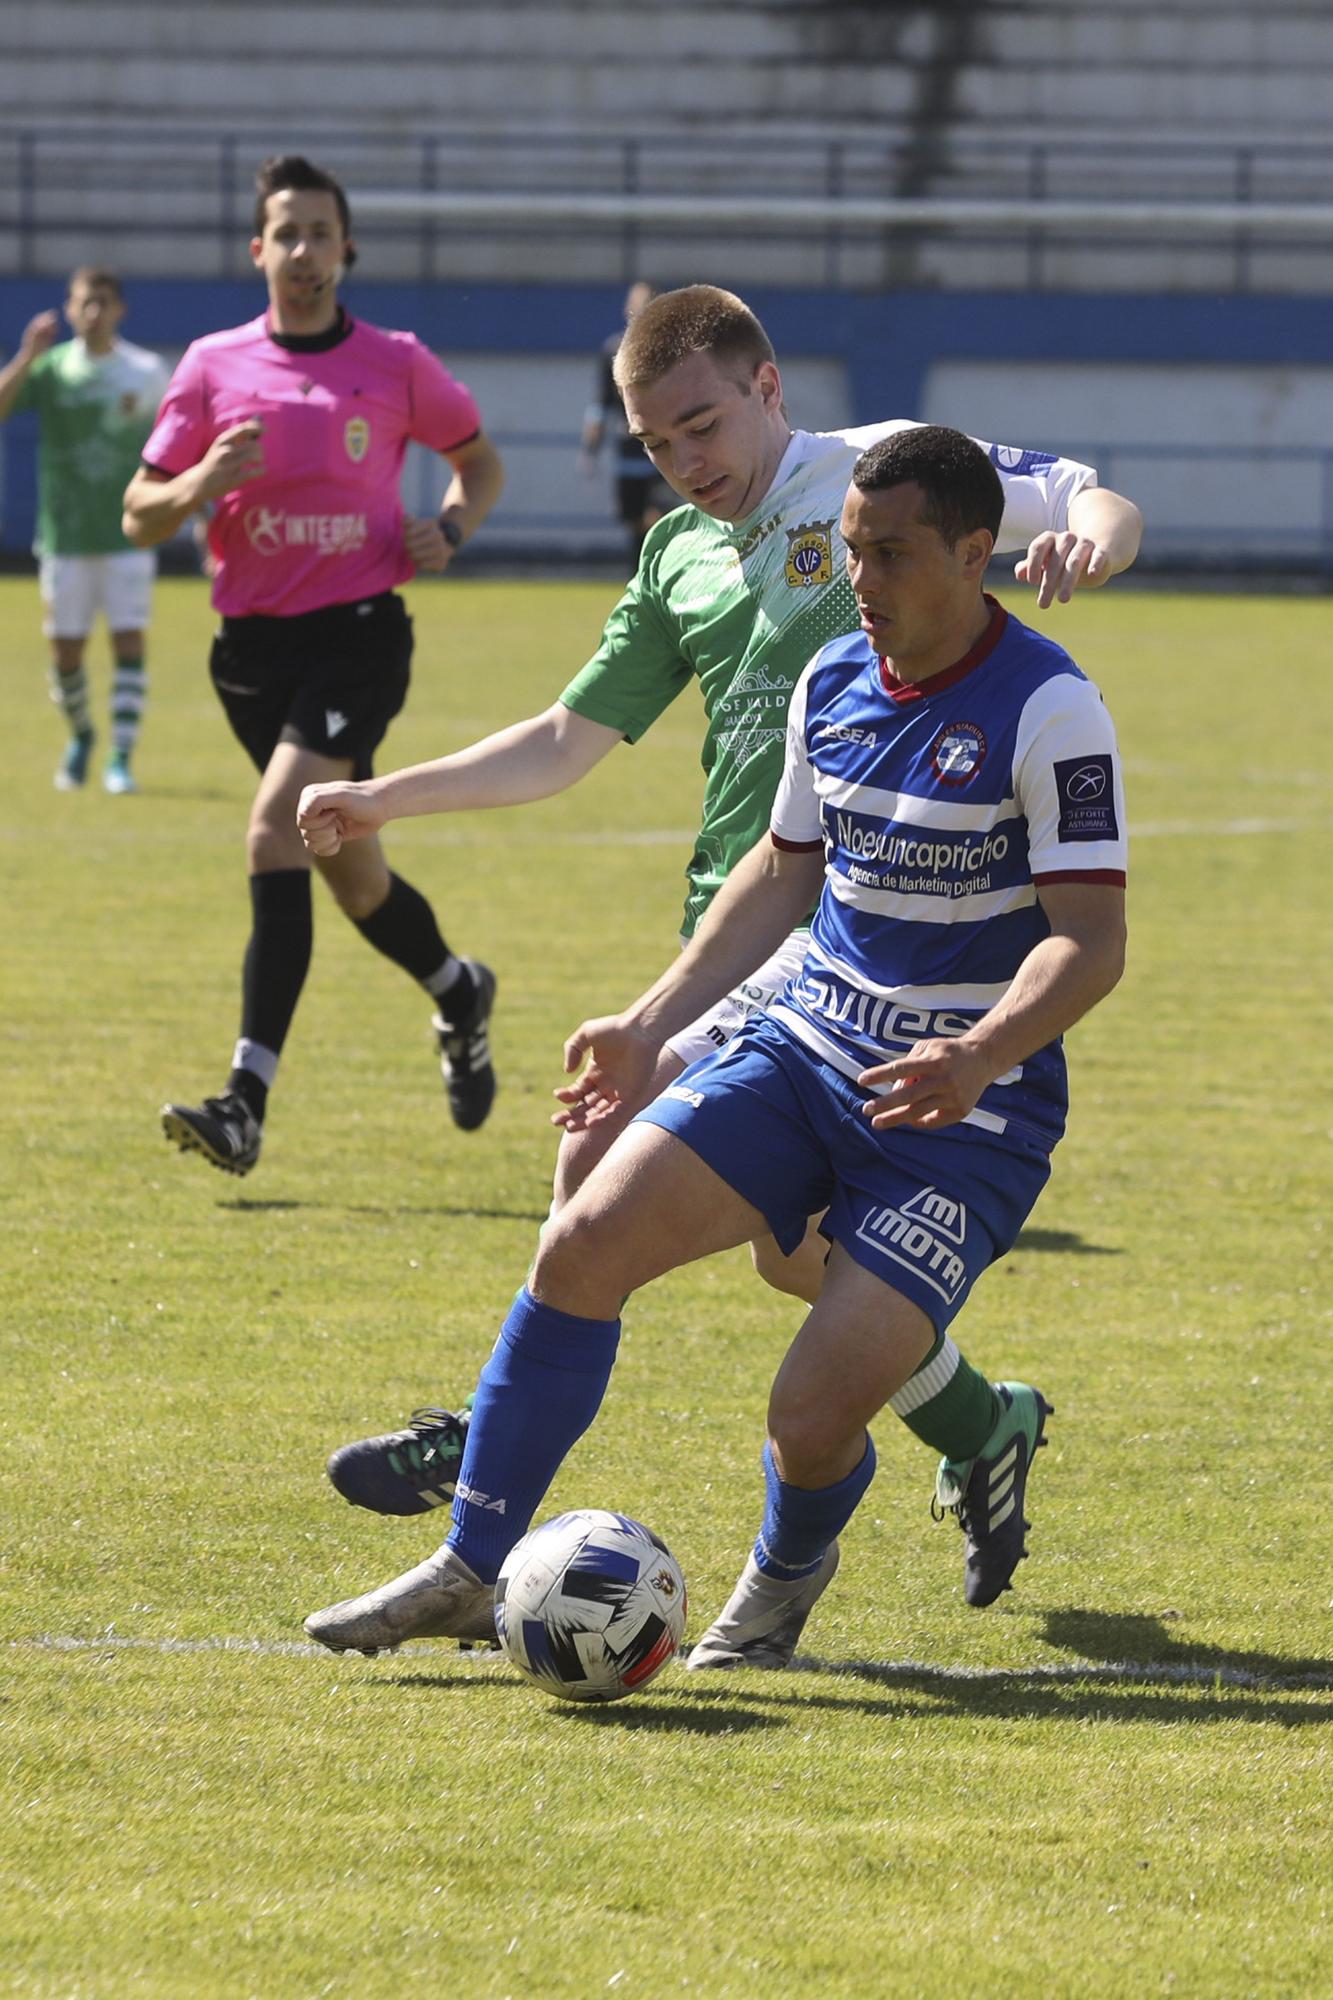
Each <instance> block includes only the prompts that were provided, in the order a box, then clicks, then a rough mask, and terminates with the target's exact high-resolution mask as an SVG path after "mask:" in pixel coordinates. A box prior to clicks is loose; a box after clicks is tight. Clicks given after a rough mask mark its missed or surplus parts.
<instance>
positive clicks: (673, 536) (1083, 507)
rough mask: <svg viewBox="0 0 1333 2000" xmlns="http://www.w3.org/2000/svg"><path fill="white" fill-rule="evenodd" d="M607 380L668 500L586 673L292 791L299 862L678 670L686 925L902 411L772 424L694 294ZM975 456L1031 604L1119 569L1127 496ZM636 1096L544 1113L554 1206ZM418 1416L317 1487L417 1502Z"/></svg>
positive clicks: (587, 751) (598, 750)
mask: <svg viewBox="0 0 1333 2000" xmlns="http://www.w3.org/2000/svg"><path fill="white" fill-rule="evenodd" d="M616 380H617V383H618V384H619V387H620V389H621V392H622V394H623V396H624V400H625V410H626V416H627V420H628V424H629V428H630V431H631V432H632V433H633V434H634V435H635V436H637V437H638V438H639V439H640V440H641V441H642V442H643V444H644V446H645V448H646V449H647V452H648V455H649V457H650V458H651V459H652V461H653V463H654V464H655V465H656V466H657V469H658V471H659V472H660V473H661V474H662V476H663V478H664V479H665V480H666V481H667V483H668V484H669V485H670V486H671V487H672V488H673V490H674V491H675V492H677V493H678V494H679V495H680V496H681V498H682V500H684V501H685V502H686V503H687V504H686V505H684V506H682V507H679V508H677V509H676V510H675V511H674V512H672V513H670V514H668V515H666V516H665V517H664V518H663V519H662V520H661V521H659V522H657V524H656V525H655V526H654V527H653V528H652V529H650V530H649V533H648V536H647V539H646V541H645V544H644V550H643V557H642V560H641V562H640V565H639V569H638V572H637V574H636V575H635V577H634V578H633V579H632V580H631V582H630V584H629V586H628V588H627V589H626V591H625V594H624V596H623V597H622V598H621V600H620V602H619V603H618V604H617V605H616V607H615V609H614V610H613V611H612V613H611V616H610V618H609V619H608V620H607V623H606V626H605V628H604V631H603V634H602V642H601V645H600V646H599V647H598V649H597V651H596V653H594V655H593V657H592V659H591V660H590V661H589V662H588V664H587V666H586V667H585V668H584V669H583V670H582V672H581V673H580V674H578V675H577V676H576V677H575V679H574V680H573V681H572V682H571V683H570V685H569V686H568V687H567V688H566V689H565V691H564V693H563V694H562V695H561V696H560V698H559V700H558V701H556V702H555V703H554V704H553V705H552V706H551V707H550V708H549V709H547V710H545V711H544V712H543V713H542V714H540V715H536V716H532V717H530V718H528V720H526V721H524V722H519V723H516V724H514V725H513V727H511V728H509V729H505V730H501V731H499V732H498V733H497V734H495V735H494V736H489V737H487V738H485V739H484V740H483V741H482V742H480V743H477V744H474V745H472V746H471V747H470V748H468V749H466V750H460V751H458V752H456V753H454V754H453V755H452V756H448V757H443V758H440V759H438V760H436V761H434V762H432V763H428V764H421V765H416V766H414V767H412V768H410V769H408V770H404V771H397V772H393V773H391V774H388V775H386V776H384V777H378V778H373V779H370V780H367V781H366V782H364V783H362V784H350V783H349V784H333V785H314V786H310V787H308V788H307V789H306V791H305V792H304V793H303V794H302V796H301V800H300V805H299V809H298V819H299V824H300V826H301V831H302V833H303V835H304V837H305V840H306V843H307V845H308V846H309V847H310V848H311V850H312V852H314V853H315V854H318V855H328V854H334V853H336V852H337V851H338V849H339V847H340V846H341V844H342V842H343V841H344V840H348V839H353V838H356V837H358V836H361V835H366V834H370V833H373V832H375V831H376V830H377V829H378V828H380V827H381V826H383V825H384V823H385V822H386V821H387V820H389V819H396V818H399V817H403V816H405V815H411V814H418V813H427V812H442V811H454V812H457V811H469V810H475V809H477V808H479V807H492V806H501V805H518V804H522V803H524V802H526V801H528V800H532V799H539V798H545V797H549V796H550V795H551V794H552V793H555V792H559V791H563V790H565V789H567V788H568V787H569V786H570V785H573V784H575V783H577V782H578V780H579V779H580V778H581V777H583V776H584V775H585V773H586V772H588V771H589V770H591V769H592V767H593V765H594V764H596V763H598V762H599V761H600V760H601V759H602V758H603V757H605V756H607V755H608V754H609V752H610V751H611V750H612V749H614V747H615V746H616V744H618V743H620V742H622V741H625V740H628V741H629V742H635V741H637V739H638V738H639V737H640V736H641V735H642V734H643V733H644V731H645V730H646V729H647V728H649V726H650V725H651V724H652V722H653V721H654V720H655V719H656V717H657V716H658V715H660V714H661V713H662V711H663V710H664V709H665V708H666V707H667V706H668V705H669V703H670V702H671V701H672V700H673V699H674V698H675V696H676V695H677V694H679V693H680V692H681V690H682V689H683V688H684V687H685V686H687V685H688V683H689V682H690V681H691V680H692V679H694V678H696V677H697V679H698V680H699V683H700V686H701V689H702V693H703V698H704V706H705V710H706V713H707V718H708V724H707V732H706V735H705V739H704V744H703V750H702V759H701V761H702V764H703V768H704V773H705V785H704V802H703V817H702V824H701V827H700V831H699V835H698V839H697V841H696V843H695V851H694V854H693V856H692V857H691V860H690V863H689V866H688V869H687V875H688V880H689V892H688V895H687V898H686V904H685V913H684V921H683V924H682V933H683V935H684V936H685V937H687V938H688V937H689V936H691V935H692V933H693V931H694V928H695V926H696V925H697V923H698V922H699V919H700V917H701V916H702V915H703V912H704V910H705V909H706V908H707V907H708V904H709V902H710V901H711V899H712V897H713V895H714V894H715V893H716V891H717V889H718V888H719V887H720V886H721V884H722V882H723V881H724V880H725V879H726V877H727V875H728V873H729V871H730V869H731V868H732V867H733V866H734V864H735V863H736V862H737V861H739V860H740V859H741V857H742V856H743V855H745V854H746V853H747V852H748V851H749V850H750V848H752V847H753V845H754V843H755V841H756V840H757V839H758V838H759V837H760V835H761V834H762V833H763V832H764V830H765V828H766V827H767V825H768V818H769V812H770V808H771V806H772V802H773V797H774V793H775V791H776V789H777V783H778V779H779V776H780V775H781V770H782V758H783V746H784V742H785V737H786V725H787V708H788V703H789V701H790V697H791V692H792V689H793V688H794V686H795V685H796V682H797V680H798V679H799V677H800V675H801V673H802V671H803V669H804V667H805V665H806V663H807V661H808V660H809V659H810V658H811V656H812V655H813V654H814V653H815V652H817V651H818V649H819V647H820V646H822V645H823V644H825V643H826V642H827V641H828V640H830V639H832V638H835V637H837V636H839V635H841V634H843V633H846V632H850V631H853V630H855V629H856V626H857V617H858V614H857V610H856V604H855V600H854V597H853V595H852V591H851V587H850V585H849V583H848V580H847V574H846V562H845V550H844V547H843V544H842V540H841V537H840V535H839V533H838V521H839V518H840V515H841V510H842V503H843V498H844V495H845V493H846V490H847V485H848V481H849V479H850V476H851V468H852V466H853V464H854V463H855V461H856V459H857V458H858V457H859V455H860V453H861V452H862V451H863V450H865V449H866V447H867V446H869V445H870V444H872V443H874V442H875V441H876V440H877V439H878V438H881V437H885V436H889V435H891V434H892V433H893V432H895V431H898V430H903V429H908V428H911V423H912V420H910V419H905V418H897V419H890V420H887V421H885V422H883V423H879V424H871V425H867V426H865V427H863V428H860V429H856V430H849V431H841V432H823V433H816V432H809V431H800V430H797V431H793V429H792V427H791V425H790V423H789V422H788V419H787V415H786V410H785V406H784V404H783V394H782V381H781V376H780V374H779V371H778V367H777V363H776V360H775V357H774V353H773V348H772V345H771V343H770V341H769V339H768V336H767V334H766V333H765V331H764V329H763V327H762V326H761V325H760V323H759V321H758V320H757V319H756V318H755V316H754V314H753V313H752V312H750V310H749V309H748V307H746V306H745V304H744V303H743V301H741V300H740V299H738V298H736V297H735V296H734V295H733V294H732V293H730V292H724V291H720V290H718V289H717V288H715V287H713V286H711V285H691V286H687V287H685V288H683V289H682V290H679V291H675V292H664V293H661V294H660V295H659V296H658V297H657V298H656V299H654V300H653V301H652V302H651V304H649V305H647V306H645V307H644V309H643V311H642V312H640V313H638V314H637V315H636V316H635V317H634V319H633V320H632V322H631V323H630V326H629V328H628V329H627V332H626V336H625V339H624V341H623V342H622V343H621V347H620V350H619V353H618V354H617V357H616ZM989 449H990V455H991V457H992V460H993V461H994V463H995V465H996V469H997V471H998V472H999V474H1000V478H1001V482H1002V484H1003V487H1004V494H1005V511H1004V519H1003V522H1002V524H1001V529H1000V536H999V541H998V546H999V548H1001V549H1009V550H1013V549H1021V550H1023V551H1025V553H1024V554H1023V556H1022V559H1021V560H1020V561H1019V563H1018V565H1017V567H1016V571H1015V574H1016V576H1017V578H1018V580H1019V581H1020V582H1023V583H1027V584H1030V585H1031V586H1032V587H1034V588H1035V589H1036V592H1037V603H1038V606H1039V608H1042V609H1045V608H1047V607H1049V606H1050V605H1051V604H1053V603H1055V602H1057V601H1060V602H1067V601H1068V600H1069V598H1070V597H1071V596H1072V595H1073V593H1074V591H1075V590H1076V589H1079V588H1091V587H1095V586H1096V585H1099V584H1103V583H1105V582H1106V581H1107V580H1108V579H1109V578H1110V577H1112V576H1114V575H1116V574H1118V573H1119V572H1120V571H1121V570H1123V569H1126V568H1128V566H1129V564H1130V563H1132V562H1133V560H1134V557H1135V555H1136V554H1137V552H1138V545H1139V536H1140V532H1141V526H1142V523H1141V520H1140V517H1139V513H1138V509H1137V508H1136V507H1135V506H1134V505H1133V504H1132V503H1131V502H1130V501H1128V500H1125V499H1123V498H1122V497H1121V496H1120V495H1118V494H1115V493H1112V492H1109V491H1108V490H1106V489H1105V488H1101V487H1098V486H1097V484H1096V474H1095V473H1094V472H1093V470H1092V468H1091V467H1089V466H1085V465H1079V464H1076V463H1075V462H1073V461H1072V460H1069V459H1061V458H1058V457H1056V456H1054V455H1053V454H1051V453H1048V452H1044V451H1026V450H1021V449H1017V448H1007V447H996V446H992V447H990V448H989ZM804 950H805V939H804V935H803V933H797V934H796V936H795V937H794V938H793V939H790V940H788V942H787V944H786V945H785V946H784V947H783V948H782V949H781V950H779V951H778V952H777V953H775V954H774V956H773V958H772V959H770V960H769V961H768V962H767V963H766V964H765V965H764V966H762V967H758V968H756V970H755V972H754V973H753V974H752V976H751V978H750V979H748V980H747V981H745V982H744V984H743V986H742V987H741V988H739V989H738V990H737V991H736V992H735V993H733V994H732V995H731V996H730V997H729V998H728V999H727V1000H726V1001H724V1002H723V1003H722V1004H721V1005H720V1006H719V1007H718V1008H715V1009H713V1010H711V1011H710V1012H709V1013H708V1014H707V1015H705V1016H703V1017H701V1019H700V1020H699V1021H698V1022H696V1023H694V1024H693V1026H692V1027H691V1028H689V1029H687V1030H685V1031H684V1032H683V1033H681V1034H679V1035H676V1036H673V1037H672V1039H671V1041H670V1042H669V1043H668V1044H667V1045H666V1046H665V1047H664V1048H663V1050H662V1052H661V1056H660V1058H659V1061H658V1065H657V1068H656V1070H655V1072H654V1074H653V1077H652V1079H651V1081H650V1083H649V1085H648V1088H647V1089H646V1091H645V1093H644V1096H643V1099H642V1100H641V1102H642V1103H647V1102H649V1101H650V1100H651V1099H652V1098H653V1097H655V1096H656V1095H657V1094H658V1093H659V1092H660V1091H661V1090H663V1089H665V1088H666V1086H667V1085H668V1084H669V1083H670V1082H671V1081H672V1080H673V1079H674V1078H675V1077H676V1076H678V1075H679V1074H680V1073H681V1071H682V1070H683V1069H685V1068H686V1067H687V1066H688V1065H689V1064H690V1063H691V1062H693V1061H694V1060H695V1059H696V1058H697V1057H698V1056H700V1055H702V1054H704V1053H706V1052H707V1051H708V1050H709V1049H713V1048H718V1047H722V1046H724V1045H725V1044H726V1042H727V1041H728V1040H729V1039H730V1038H731V1036H732V1035H733V1034H734V1033H735V1032H736V1030H737V1029H738V1028H739V1026H740V1025H741V1023H742V1022H743V1021H744V1020H745V1019H746V1018H747V1016H748V1015H749V1014H750V1013H751V1012H753V1011H754V1010H755V1009H756V1008H763V1007H764V1006H765V1005H766V1004H767V1002H768V1000H769V999H771V998H772V997H774V996H775V995H776V993H777V992H779V991H780V990H781V988H782V986H783V985H784V984H785V982H786V979H787V977H788V976H789V974H790V973H792V972H794V971H795V970H796V969H797V967H798V966H799V964H800V962H801V959H802V958H803V956H804ZM640 1108H641V1104H639V1103H636V1104H629V1103H622V1102H620V1101H616V1102H615V1103H607V1104H606V1105H604V1106H598V1105H597V1104H595V1103H593V1104H592V1105H585V1106H582V1107H581V1108H580V1113H579V1115H578V1116H577V1117H576V1118H573V1119H572V1120H571V1121H568V1122H567V1124H566V1130H565V1132H564V1135H563V1137H562V1140H561V1146H560V1154H559V1158H558V1161H557V1165H556V1173H555V1190H554V1193H555V1200H554V1206H555V1207H556V1208H559V1207H561V1206H562V1205H563V1204H564V1202H565V1201H567V1200H568V1198H569V1197H570V1196H571V1195H572V1194H573V1193H574V1191H575V1189H576V1188H577V1187H579V1186H580V1185H581V1184H582V1182H583V1181H584V1180H585V1179H586V1178H587V1176H588V1174H589V1173H590V1172H591V1171H592V1169H593V1167H594V1166H595V1165H596V1164H597V1161H598V1160H600V1159H601V1157H602V1156H603V1154H604V1153H605V1152H606V1151H607V1150H608V1148H609V1147H610V1145H611V1143H612V1141H613V1140H614V1139H615V1137H616V1136H617V1134H618V1133H619V1132H620V1131H621V1130H622V1129H623V1127H624V1125H625V1124H626V1123H627V1122H628V1119H629V1117H630V1116H631V1115H632V1114H633V1113H634V1112H636V1111H638V1110H639V1109H640ZM755 1261H756V1263H757V1265H758V1266H759V1269H760V1270H761V1272H762V1273H763V1275H764V1276H765V1277H766V1278H768V1280H769V1281H770V1282H771V1283H774V1284H776V1285H777V1286H778V1288H779V1289H781V1290H785V1291H789V1292H792V1293H794V1294H796V1295H797V1296H800V1297H802V1298H805V1299H807V1300H813V1299H814V1297H816V1296H817V1293H818V1288H819V1284H820V1282H821V1279H822V1273H823V1244H822V1242H818V1241H816V1240H814V1239H812V1240H811V1242H810V1243H808V1244H807V1245H806V1246H803V1248H802V1249H800V1250H798V1251H797V1252H796V1254H795V1255H794V1256H793V1257H790V1258H788V1257H783V1256H782V1255H781V1254H780V1253H779V1252H778V1250H777V1246H776V1244H774V1243H773V1241H772V1239H771V1238H770V1239H766V1240H765V1241H762V1242H760V1243H758V1244H756V1246H755ZM439 1417H440V1413H435V1415H434V1416H430V1415H426V1416H424V1418H423V1422H422V1423H421V1424H420V1425H415V1426H414V1427H413V1428H411V1429H410V1430H409V1431H406V1432H395V1433H390V1434H388V1435H387V1436H385V1437H382V1438H379V1439H373V1440H365V1441H363V1442H362V1443H360V1444H357V1445H352V1446H348V1447H347V1448H346V1451H345V1453H340V1454H338V1455H337V1458H336V1460H335V1462H334V1464H333V1466H332V1467H331V1472H332V1476H333V1477H334V1480H335V1484H337V1485H338V1487H339V1490H340V1491H341V1492H343V1493H345V1494H346V1495H347V1497H348V1498H350V1499H353V1500H356V1501H357V1502H359V1503H360V1504H363V1505H367V1506H371V1507H373V1508H376V1509H377V1510H378V1511H381V1512H385V1513H416V1512H422V1511H424V1510H425V1508H426V1507H427V1506H429V1505H436V1504H439V1502H440V1500H442V1499H444V1498H446V1497H447V1494H448V1491H449V1490H450V1489H449V1488H448V1486H447V1484H446V1482H447V1479H448V1478H449V1477H451V1476H452V1475H451V1472H450V1470H449V1468H450V1466H451V1465H452V1466H456V1464H457V1455H456V1453H455V1452H454V1451H453V1450H452V1449H451V1446H450V1440H451V1439H455V1438H456V1426H455V1428H454V1430H453V1431H450V1430H449V1428H448V1425H446V1424H444V1423H443V1422H442V1421H440V1420H439ZM453 1421H454V1420H453V1419H449V1420H448V1422H449V1424H453ZM427 1495H429V1496H430V1497H426V1496H427Z"/></svg>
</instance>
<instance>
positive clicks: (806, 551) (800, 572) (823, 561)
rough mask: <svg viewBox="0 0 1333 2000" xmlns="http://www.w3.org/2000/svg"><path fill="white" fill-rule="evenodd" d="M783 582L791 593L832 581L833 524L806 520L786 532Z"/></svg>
mask: <svg viewBox="0 0 1333 2000" xmlns="http://www.w3.org/2000/svg"><path fill="white" fill-rule="evenodd" d="M787 581H788V583H789V584H790V585H791V586H792V589H793V590H804V589H806V588H807V586H808V585H810V584H816V583H832V581H833V523H832V521H810V522H807V523H806V525H805V526H804V527H800V528H788V530H787Z"/></svg>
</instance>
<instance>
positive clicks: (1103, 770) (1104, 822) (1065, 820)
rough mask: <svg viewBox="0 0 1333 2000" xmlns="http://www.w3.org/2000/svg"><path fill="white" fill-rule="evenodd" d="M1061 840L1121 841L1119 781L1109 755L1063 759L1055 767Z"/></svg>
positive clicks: (1059, 759)
mask: <svg viewBox="0 0 1333 2000" xmlns="http://www.w3.org/2000/svg"><path fill="white" fill-rule="evenodd" d="M1053 768H1054V771H1055V793H1056V798H1057V799H1058V801H1059V805H1060V824H1059V828H1058V831H1057V835H1056V837H1057V839H1059V840H1118V839H1119V838H1120V829H1119V826H1118V825H1117V823H1116V816H1115V781H1114V774H1113V772H1112V769H1111V759H1110V758H1109V757H1107V756H1103V755H1097V756H1093V757H1062V758H1057V759H1056V761H1055V764H1054V767H1053Z"/></svg>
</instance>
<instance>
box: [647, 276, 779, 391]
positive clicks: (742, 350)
mask: <svg viewBox="0 0 1333 2000" xmlns="http://www.w3.org/2000/svg"><path fill="white" fill-rule="evenodd" d="M691 354H711V355H712V357H713V359H714V360H715V361H716V362H717V364H718V367H719V368H722V369H724V370H725V371H726V372H727V374H729V375H733V376H734V377H735V379H736V380H737V381H738V382H739V383H740V385H741V387H742V388H745V389H748V388H749V386H750V383H751V381H752V380H753V379H754V372H755V370H756V368H758V367H759V366H760V364H761V363H762V362H765V361H772V360H773V359H774V358H775V357H774V354H773V343H772V341H771V340H770V339H769V337H768V335H767V334H766V333H765V332H764V329H763V327H762V326H761V325H760V324H759V321H758V320H757V319H756V318H755V316H754V314H753V313H752V312H751V311H750V308H749V307H748V306H747V305H746V303H745V301H744V300H743V299H738V298H737V297H736V294H735V293H734V292H724V291H721V290H719V288H718V287H717V286H716V285H682V286H681V287H680V289H679V290H678V291H674V292H659V293H658V295H657V297H656V298H655V299H650V300H649V302H648V304H647V305H646V306H644V308H643V310H642V311H641V312H637V313H635V315H634V317H633V319H632V320H631V321H630V323H629V325H628V327H627V328H626V330H625V338H624V339H623V340H622V341H621V343H620V346H619V348H618V349H617V351H616V360H615V378H616V387H617V388H618V389H620V390H622V391H623V390H625V389H630V388H635V389H638V388H645V387H647V386H648V385H649V384H650V383H653V382H660V381H661V379H662V377H663V376H664V375H666V374H668V373H669V372H670V370H671V369H673V368H675V367H677V366H678V365H679V364H680V363H681V362H682V361H687V360H688V359H689V357H690V355H691Z"/></svg>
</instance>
